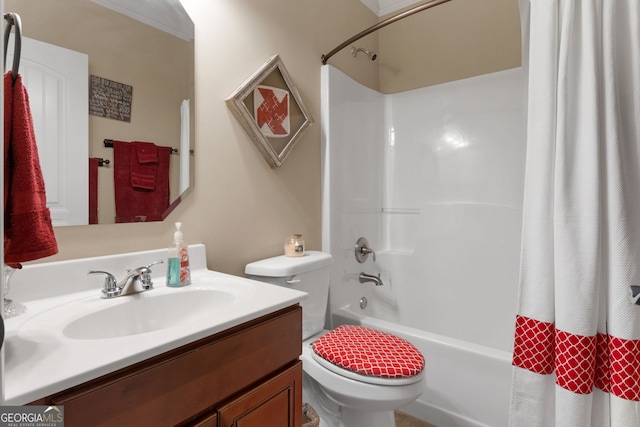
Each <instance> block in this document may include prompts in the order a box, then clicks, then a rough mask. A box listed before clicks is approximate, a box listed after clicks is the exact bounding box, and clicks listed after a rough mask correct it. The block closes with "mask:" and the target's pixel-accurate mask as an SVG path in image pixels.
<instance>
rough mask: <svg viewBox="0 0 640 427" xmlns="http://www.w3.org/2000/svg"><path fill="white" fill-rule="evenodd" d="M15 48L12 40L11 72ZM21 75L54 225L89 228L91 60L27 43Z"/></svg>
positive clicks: (71, 53) (10, 48)
mask: <svg viewBox="0 0 640 427" xmlns="http://www.w3.org/2000/svg"><path fill="white" fill-rule="evenodd" d="M13 46H14V44H13V37H12V38H11V40H10V41H9V47H8V55H7V69H11V64H12V63H13V55H12V54H13ZM19 73H20V74H21V75H22V78H23V81H24V84H25V86H26V87H27V91H28V92H29V104H30V106H31V114H32V116H33V124H34V127H35V134H36V141H37V144H38V154H39V155H40V165H41V166H42V174H43V175H44V181H45V186H46V191H47V206H48V207H49V209H50V211H51V218H52V221H53V225H54V226H58V225H85V224H88V223H89V221H88V218H89V214H88V213H89V184H88V179H89V178H88V177H89V175H88V173H89V172H88V169H89V167H88V163H89V161H88V158H89V139H88V138H89V117H88V111H89V106H88V103H89V93H88V91H89V83H88V82H89V58H88V56H87V55H85V54H84V53H80V52H75V51H72V50H69V49H65V48H62V47H59V46H55V45H52V44H49V43H43V42H41V41H38V40H34V39H29V38H27V37H22V54H21V55H20V70H19Z"/></svg>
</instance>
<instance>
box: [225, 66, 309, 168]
mask: <svg viewBox="0 0 640 427" xmlns="http://www.w3.org/2000/svg"><path fill="white" fill-rule="evenodd" d="M226 103H227V106H228V107H229V109H230V110H231V111H232V112H233V114H234V115H235V116H236V118H237V119H238V121H239V122H240V124H241V125H242V127H243V128H244V130H245V131H246V132H247V134H249V136H250V137H251V140H252V141H253V142H254V143H255V145H256V147H257V148H258V150H260V153H262V155H263V156H264V158H265V160H266V161H267V162H268V163H269V165H270V166H271V167H273V168H277V167H280V166H281V165H282V163H283V162H284V160H285V159H286V158H287V156H288V155H289V153H291V150H292V149H293V147H294V146H295V145H296V143H297V142H298V140H299V139H300V136H301V135H302V133H303V132H304V130H305V129H306V128H307V127H309V125H310V124H311V123H313V119H312V118H311V116H310V115H309V112H308V110H307V108H306V107H305V106H304V103H303V102H302V98H301V97H300V94H299V93H298V90H297V89H296V87H295V86H294V84H293V81H292V80H291V77H290V76H289V73H288V72H287V70H286V68H285V67H284V64H283V63H282V60H281V59H280V56H279V55H274V56H272V57H271V58H269V60H268V61H267V62H266V63H265V64H264V65H263V66H262V67H260V68H259V69H258V70H257V71H256V72H255V73H254V74H253V75H252V76H251V77H249V78H248V79H247V80H246V81H245V82H244V83H243V84H242V85H241V86H240V87H239V88H238V89H236V91H235V92H233V93H232V94H231V95H230V96H229V97H228V98H227V100H226Z"/></svg>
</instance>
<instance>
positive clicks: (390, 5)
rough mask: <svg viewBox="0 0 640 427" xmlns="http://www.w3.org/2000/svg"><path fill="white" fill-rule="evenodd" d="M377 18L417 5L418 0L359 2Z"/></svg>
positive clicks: (369, 0)
mask: <svg viewBox="0 0 640 427" xmlns="http://www.w3.org/2000/svg"><path fill="white" fill-rule="evenodd" d="M360 1H361V2H362V3H364V4H365V5H366V6H367V7H368V8H369V9H371V10H372V11H373V13H375V14H376V15H378V16H383V15H387V14H389V13H392V12H395V11H397V10H399V9H402V8H403V7H407V6H411V5H412V4H415V3H419V2H420V0H360Z"/></svg>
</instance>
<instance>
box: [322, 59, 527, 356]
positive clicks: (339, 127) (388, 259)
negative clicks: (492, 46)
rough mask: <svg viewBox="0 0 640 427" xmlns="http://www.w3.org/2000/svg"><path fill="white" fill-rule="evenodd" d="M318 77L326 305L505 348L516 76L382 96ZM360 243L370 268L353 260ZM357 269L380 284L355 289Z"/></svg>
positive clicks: (518, 170)
mask: <svg viewBox="0 0 640 427" xmlns="http://www.w3.org/2000/svg"><path fill="white" fill-rule="evenodd" d="M324 72H325V73H326V74H327V75H328V76H329V78H328V80H329V81H330V84H331V89H330V91H331V92H330V93H328V95H329V96H330V101H329V102H330V104H331V105H330V107H328V114H329V115H328V117H329V123H328V126H329V127H328V130H326V131H325V133H326V134H327V135H329V136H327V137H326V144H327V145H328V146H329V147H330V149H331V150H330V154H329V158H330V162H331V164H330V167H329V168H325V169H324V171H325V173H326V171H327V170H328V171H329V172H330V175H331V178H330V183H329V186H330V187H329V188H330V189H331V193H332V194H331V196H330V201H331V208H330V209H329V211H330V217H331V230H330V232H329V233H328V234H327V233H325V236H328V239H329V240H328V241H325V248H331V249H330V250H331V252H332V253H333V254H334V257H335V268H334V275H333V278H332V279H333V280H332V288H331V304H332V307H339V306H342V305H344V304H349V303H357V302H358V301H359V299H360V297H361V296H366V297H367V298H368V299H369V303H370V305H372V304H373V305H375V306H376V308H375V310H378V311H383V312H384V313H385V314H384V315H385V316H386V317H388V318H391V319H393V320H396V321H400V322H402V323H404V324H407V325H410V326H413V327H417V328H419V329H425V330H430V331H432V332H436V333H441V334H444V335H447V336H453V337H457V338H460V339H463V340H467V341H472V342H476V343H479V344H484V345H488V346H491V347H495V348H500V349H503V350H509V349H510V347H511V340H512V337H513V333H512V330H513V322H514V316H515V306H516V298H517V285H518V264H519V248H520V228H521V215H522V192H523V175H524V150H525V143H524V141H525V137H524V130H525V126H524V112H523V107H524V103H523V93H524V92H523V91H524V87H523V83H522V82H523V79H522V73H521V71H520V69H513V70H508V71H502V72H498V73H492V74H487V75H484V76H479V77H473V78H470V79H465V80H461V81H457V82H452V83H445V84H442V85H437V86H432V87H428V88H422V89H416V90H412V91H407V92H402V93H397V94H392V95H380V94H379V93H377V92H374V91H371V90H369V89H367V88H364V87H362V86H360V85H359V84H357V83H355V82H353V81H351V80H350V79H349V78H348V77H346V76H344V75H343V74H342V73H340V72H339V71H337V70H335V69H328V70H324ZM325 81H326V80H325ZM331 95H334V96H333V97H331ZM356 100H357V101H356ZM367 100H368V102H365V101H367ZM325 125H326V123H325ZM375 132H380V133H379V134H375ZM334 178H335V179H336V181H334ZM325 180H326V177H325ZM331 183H334V186H331ZM333 192H337V193H338V194H337V195H336V194H333ZM325 227H326V225H325ZM328 228H329V227H326V229H328ZM361 235H362V236H365V237H367V238H368V239H369V241H370V243H371V246H372V247H373V248H374V249H376V250H377V251H378V260H377V262H376V263H373V261H372V260H371V259H370V260H369V261H367V262H366V263H365V264H357V263H356V262H355V258H354V256H353V247H354V245H355V241H356V239H357V238H358V237H360V236H361ZM325 250H326V249H325ZM360 271H365V272H367V273H370V274H371V273H378V272H380V273H381V274H382V277H383V279H384V281H385V286H383V287H381V288H375V289H374V288H373V286H372V285H371V284H365V285H363V284H360V283H358V282H357V274H358V273H359V272H360Z"/></svg>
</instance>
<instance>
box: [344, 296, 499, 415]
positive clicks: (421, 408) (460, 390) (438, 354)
mask: <svg viewBox="0 0 640 427" xmlns="http://www.w3.org/2000/svg"><path fill="white" fill-rule="evenodd" d="M372 311H374V308H372V307H367V309H365V310H362V309H361V308H360V307H359V304H358V305H355V304H352V305H346V306H344V307H341V308H339V309H338V310H336V311H334V312H333V313H332V322H333V324H334V325H339V324H353V325H362V326H366V327H371V328H375V329H379V330H382V331H386V332H390V333H393V334H395V335H397V336H400V337H402V338H404V339H406V340H408V341H410V342H411V343H413V344H414V345H415V346H416V347H417V348H418V349H419V350H420V351H421V352H422V354H423V355H424V356H425V359H426V367H425V369H426V378H427V382H426V385H425V390H424V393H423V394H422V396H420V397H419V398H418V400H417V401H416V402H414V403H412V404H410V405H408V406H406V407H404V408H402V409H401V411H402V412H405V413H407V414H409V415H411V416H413V417H416V418H418V419H421V420H423V421H426V422H428V423H430V424H433V425H434V426H437V427H501V426H506V425H507V424H508V408H509V395H510V382H511V353H510V352H508V351H505V350H499V349H494V348H490V347H486V346H482V345H478V344H475V343H471V342H467V341H462V340H457V339H455V338H450V337H446V336H443V335H439V334H435V333H431V332H428V331H422V330H419V329H415V328H411V327H407V326H403V325H400V324H398V323H394V322H390V321H387V320H383V319H379V318H376V317H373V316H371V315H368V314H367V312H368V313H371V312H372Z"/></svg>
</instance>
